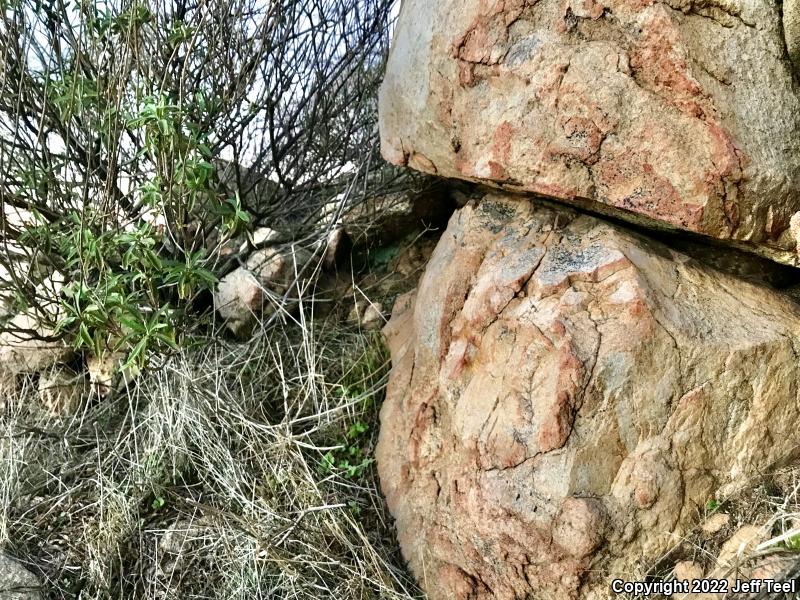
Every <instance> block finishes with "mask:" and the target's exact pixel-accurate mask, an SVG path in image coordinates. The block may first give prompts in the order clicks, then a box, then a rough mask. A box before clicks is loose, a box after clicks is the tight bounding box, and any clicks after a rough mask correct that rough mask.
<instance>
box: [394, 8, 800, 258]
mask: <svg viewBox="0 0 800 600" xmlns="http://www.w3.org/2000/svg"><path fill="white" fill-rule="evenodd" d="M380 128H381V143H382V151H383V155H384V157H385V158H386V159H387V160H389V161H391V162H393V163H395V164H399V165H408V166H410V167H412V168H414V169H418V170H420V171H425V172H428V173H435V174H438V175H441V176H444V177H451V178H452V177H455V178H461V179H467V180H472V181H480V182H485V183H489V184H492V185H496V186H503V187H505V188H508V189H512V190H515V191H525V192H531V193H535V194H540V195H544V196H548V197H551V198H554V199H557V200H560V201H566V202H572V203H576V204H579V205H584V206H588V207H589V208H591V209H592V210H596V211H600V212H606V213H609V212H610V213H612V214H614V215H616V216H620V217H622V218H625V219H630V220H633V221H637V222H640V223H643V224H645V225H648V226H655V227H667V228H678V229H685V230H689V231H693V232H697V233H701V234H704V235H708V236H712V237H715V238H719V239H723V240H728V241H730V242H734V243H740V244H741V245H742V246H744V247H746V248H749V249H750V250H753V251H756V252H758V253H760V254H762V255H765V256H769V257H771V258H773V259H775V260H778V261H781V262H785V263H790V264H798V254H797V242H798V240H797V236H796V235H793V234H792V231H791V230H790V221H791V219H792V217H793V215H795V214H796V213H798V211H800V87H799V86H798V84H797V83H796V81H795V79H793V77H792V73H791V68H790V62H789V59H788V55H787V51H786V47H785V44H784V41H783V35H782V28H781V15H780V10H779V6H778V3H777V2H775V1H774V0H712V1H711V2H698V1H695V0H665V1H661V2H654V1H652V0H538V1H531V0H464V1H461V2H454V1H452V0H442V1H439V2H430V1H429V0H405V1H404V2H403V7H402V11H401V15H400V19H399V22H398V24H397V28H396V33H395V39H394V46H393V49H392V53H391V56H390V59H389V64H388V68H387V73H386V78H385V81H384V84H383V87H382V90H381V98H380Z"/></svg>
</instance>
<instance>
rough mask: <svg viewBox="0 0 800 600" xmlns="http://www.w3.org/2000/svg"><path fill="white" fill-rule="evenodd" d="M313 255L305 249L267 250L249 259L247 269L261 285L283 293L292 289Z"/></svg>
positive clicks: (246, 264)
mask: <svg viewBox="0 0 800 600" xmlns="http://www.w3.org/2000/svg"><path fill="white" fill-rule="evenodd" d="M310 259H311V253H310V252H308V251H307V250H305V249H303V248H298V247H295V246H293V247H290V248H285V249H277V248H265V249H263V250H256V251H255V252H253V253H252V254H251V255H250V256H249V257H248V259H247V262H246V263H245V267H246V268H247V269H248V270H249V271H250V272H251V273H253V275H255V276H256V277H257V278H258V280H259V281H260V283H261V284H262V285H265V286H269V288H270V289H272V290H273V291H275V292H279V293H283V292H285V291H286V290H287V289H289V287H291V286H292V285H293V284H294V282H295V280H296V279H297V276H298V275H299V273H300V271H301V270H302V268H303V267H304V266H305V264H306V263H307V262H308V261H309V260H310Z"/></svg>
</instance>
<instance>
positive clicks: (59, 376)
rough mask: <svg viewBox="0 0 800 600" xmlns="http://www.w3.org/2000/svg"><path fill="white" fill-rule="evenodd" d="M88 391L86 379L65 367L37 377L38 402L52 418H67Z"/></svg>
mask: <svg viewBox="0 0 800 600" xmlns="http://www.w3.org/2000/svg"><path fill="white" fill-rule="evenodd" d="M109 384H110V382H109ZM88 391H89V387H88V386H87V385H86V377H85V376H84V375H83V374H80V375H78V374H76V373H75V372H74V371H72V370H71V369H68V368H67V367H55V368H53V369H51V370H50V372H48V373H42V375H41V376H40V377H39V389H38V392H39V401H40V402H41V404H42V407H43V408H44V409H45V410H46V411H47V412H48V413H50V414H51V415H53V416H67V415H70V414H72V413H74V412H75V411H77V410H78V408H79V407H80V405H81V402H82V401H83V400H84V398H85V397H86V395H87V392H88Z"/></svg>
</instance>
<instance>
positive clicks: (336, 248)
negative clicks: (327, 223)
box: [322, 227, 353, 272]
mask: <svg viewBox="0 0 800 600" xmlns="http://www.w3.org/2000/svg"><path fill="white" fill-rule="evenodd" d="M352 248H353V242H352V241H350V236H348V235H347V232H346V231H345V230H344V228H343V227H337V228H335V229H332V230H331V231H330V233H328V239H327V242H326V244H325V254H324V255H323V257H322V268H323V269H324V270H325V271H328V272H330V271H335V270H336V267H337V265H339V264H341V263H343V262H344V261H345V259H346V258H347V256H348V255H349V254H350V251H351V250H352Z"/></svg>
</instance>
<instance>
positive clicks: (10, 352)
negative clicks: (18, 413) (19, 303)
mask: <svg viewBox="0 0 800 600" xmlns="http://www.w3.org/2000/svg"><path fill="white" fill-rule="evenodd" d="M51 336H52V331H50V330H49V329H48V328H46V327H43V326H41V325H40V324H39V321H38V320H37V319H36V318H35V317H34V316H32V315H29V314H26V313H22V314H19V315H17V316H15V317H14V318H13V319H12V320H11V322H10V323H9V324H8V328H7V329H6V330H5V331H3V333H0V372H3V373H8V374H17V373H36V372H38V371H43V370H44V369H47V368H49V367H52V366H53V365H55V364H58V363H62V362H64V361H66V360H68V359H69V357H70V356H71V355H72V349H71V347H70V346H69V345H68V344H67V343H66V342H65V341H59V340H57V341H51V340H49V339H47V338H49V337H51ZM42 338H45V339H42Z"/></svg>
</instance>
